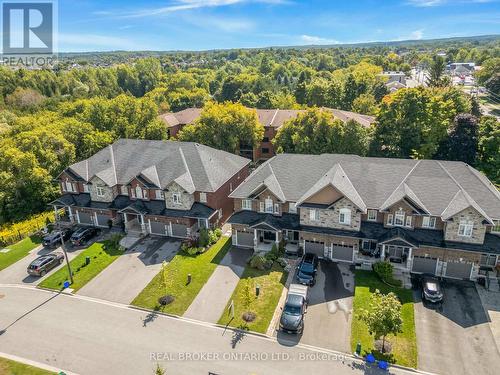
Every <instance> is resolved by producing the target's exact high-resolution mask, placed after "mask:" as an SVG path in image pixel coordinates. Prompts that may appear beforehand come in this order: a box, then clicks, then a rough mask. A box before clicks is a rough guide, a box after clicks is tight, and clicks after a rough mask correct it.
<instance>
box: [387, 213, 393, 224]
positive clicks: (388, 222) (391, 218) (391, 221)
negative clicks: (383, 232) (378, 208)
mask: <svg viewBox="0 0 500 375" xmlns="http://www.w3.org/2000/svg"><path fill="white" fill-rule="evenodd" d="M392 224H393V216H392V214H389V215H387V225H392Z"/></svg>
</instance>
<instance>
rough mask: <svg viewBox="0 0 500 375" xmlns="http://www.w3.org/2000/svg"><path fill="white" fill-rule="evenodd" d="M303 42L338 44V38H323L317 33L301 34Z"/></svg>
mask: <svg viewBox="0 0 500 375" xmlns="http://www.w3.org/2000/svg"><path fill="white" fill-rule="evenodd" d="M300 40H301V42H303V43H305V44H338V43H339V41H338V40H334V39H328V38H322V37H320V36H315V35H301V36H300Z"/></svg>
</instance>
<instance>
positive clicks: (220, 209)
mask: <svg viewBox="0 0 500 375" xmlns="http://www.w3.org/2000/svg"><path fill="white" fill-rule="evenodd" d="M221 218H222V208H219V220H220V219H221Z"/></svg>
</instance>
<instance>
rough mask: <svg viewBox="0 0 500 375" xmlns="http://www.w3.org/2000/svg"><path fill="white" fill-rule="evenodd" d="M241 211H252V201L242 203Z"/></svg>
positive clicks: (247, 200) (244, 200)
mask: <svg viewBox="0 0 500 375" xmlns="http://www.w3.org/2000/svg"><path fill="white" fill-rule="evenodd" d="M241 209H242V210H251V209H252V200H251V199H243V200H242V201H241Z"/></svg>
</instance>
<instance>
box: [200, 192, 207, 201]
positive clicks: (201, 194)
mask: <svg viewBox="0 0 500 375" xmlns="http://www.w3.org/2000/svg"><path fill="white" fill-rule="evenodd" d="M200 202H201V203H207V193H204V192H200Z"/></svg>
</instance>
